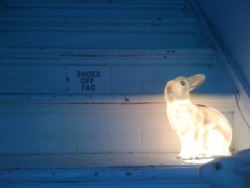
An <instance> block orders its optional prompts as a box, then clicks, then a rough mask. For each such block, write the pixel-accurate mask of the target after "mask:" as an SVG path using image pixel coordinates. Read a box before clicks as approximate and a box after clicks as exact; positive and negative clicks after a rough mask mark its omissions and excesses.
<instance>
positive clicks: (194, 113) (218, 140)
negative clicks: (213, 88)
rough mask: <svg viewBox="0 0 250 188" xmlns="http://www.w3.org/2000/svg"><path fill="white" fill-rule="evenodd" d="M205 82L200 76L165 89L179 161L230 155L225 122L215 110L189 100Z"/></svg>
mask: <svg viewBox="0 0 250 188" xmlns="http://www.w3.org/2000/svg"><path fill="white" fill-rule="evenodd" d="M204 80H205V75H203V74H198V75H194V76H191V77H188V78H187V77H178V78H176V79H175V80H171V81H169V82H168V83H167V85H166V87H165V99H166V102H167V117H168V120H169V123H170V125H171V126H172V128H173V129H174V131H175V132H176V133H177V135H178V136H179V138H180V141H181V151H180V154H179V155H178V157H180V158H181V159H183V160H186V161H187V162H195V161H197V159H208V160H211V159H209V158H212V157H214V156H227V155H230V151H229V147H230V144H231V141H232V129H231V126H230V124H229V122H228V120H227V119H226V118H225V116H224V115H223V114H221V113H220V112H219V111H218V110H216V109H213V108H209V107H206V106H203V105H195V104H193V103H192V101H191V100H190V91H191V90H192V89H194V88H196V87H198V86H199V85H201V84H202V83H203V81H204ZM205 161H206V160H205Z"/></svg>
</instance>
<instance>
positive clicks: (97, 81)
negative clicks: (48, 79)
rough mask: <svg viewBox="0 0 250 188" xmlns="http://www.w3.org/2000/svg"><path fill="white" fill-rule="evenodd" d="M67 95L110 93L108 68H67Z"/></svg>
mask: <svg viewBox="0 0 250 188" xmlns="http://www.w3.org/2000/svg"><path fill="white" fill-rule="evenodd" d="M66 80H67V93H77V94H81V93H82V94H104V93H110V87H111V86H110V67H106V66H105V67H104V66H67V71H66Z"/></svg>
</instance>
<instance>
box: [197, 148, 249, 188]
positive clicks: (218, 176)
mask: <svg viewBox="0 0 250 188" xmlns="http://www.w3.org/2000/svg"><path fill="white" fill-rule="evenodd" d="M199 170H200V176H201V177H202V178H203V179H204V180H205V181H206V182H207V183H208V184H209V185H210V186H211V187H213V188H247V187H250V186H247V180H248V177H249V176H248V175H250V149H246V150H243V151H241V152H239V153H236V154H235V155H233V156H231V157H220V158H217V159H215V160H213V161H210V162H208V163H206V164H203V165H202V166H201V167H200V169H199Z"/></svg>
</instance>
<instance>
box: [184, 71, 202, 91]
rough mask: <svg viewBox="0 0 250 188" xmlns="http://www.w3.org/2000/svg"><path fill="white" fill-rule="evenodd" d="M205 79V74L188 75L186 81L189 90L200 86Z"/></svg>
mask: <svg viewBox="0 0 250 188" xmlns="http://www.w3.org/2000/svg"><path fill="white" fill-rule="evenodd" d="M205 79H206V76H205V75H204V74H196V75H194V76H191V77H189V78H188V82H189V86H190V91H191V90H192V89H194V88H197V87H198V86H200V85H201V84H202V83H203V82H204V80H205Z"/></svg>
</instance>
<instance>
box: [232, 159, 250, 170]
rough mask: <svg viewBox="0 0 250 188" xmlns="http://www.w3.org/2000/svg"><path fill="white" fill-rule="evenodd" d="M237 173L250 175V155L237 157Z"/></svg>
mask: <svg viewBox="0 0 250 188" xmlns="http://www.w3.org/2000/svg"><path fill="white" fill-rule="evenodd" d="M235 157H236V171H237V173H239V174H250V155H243V156H235Z"/></svg>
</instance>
